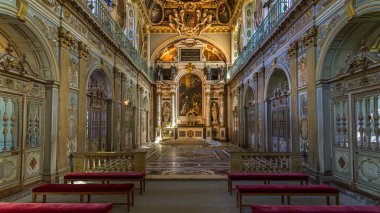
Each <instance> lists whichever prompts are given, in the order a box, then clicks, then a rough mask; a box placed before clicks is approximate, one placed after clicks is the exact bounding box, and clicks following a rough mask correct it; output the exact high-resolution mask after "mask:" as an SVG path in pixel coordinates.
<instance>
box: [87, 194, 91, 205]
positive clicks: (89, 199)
mask: <svg viewBox="0 0 380 213" xmlns="http://www.w3.org/2000/svg"><path fill="white" fill-rule="evenodd" d="M87 202H88V203H91V195H90V194H88V195H87Z"/></svg>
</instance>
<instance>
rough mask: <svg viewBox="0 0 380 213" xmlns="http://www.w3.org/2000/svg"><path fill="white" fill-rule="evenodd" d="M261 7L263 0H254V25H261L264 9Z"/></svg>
mask: <svg viewBox="0 0 380 213" xmlns="http://www.w3.org/2000/svg"><path fill="white" fill-rule="evenodd" d="M263 7H264V4H263V0H256V11H255V13H254V18H255V20H256V23H255V24H256V26H260V25H261V22H262V21H263V18H264V17H263V13H264V10H263Z"/></svg>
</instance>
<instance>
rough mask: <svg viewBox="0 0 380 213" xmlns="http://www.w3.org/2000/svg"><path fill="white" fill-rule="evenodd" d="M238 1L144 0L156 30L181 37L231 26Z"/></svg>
mask: <svg viewBox="0 0 380 213" xmlns="http://www.w3.org/2000/svg"><path fill="white" fill-rule="evenodd" d="M237 1H239V0H145V7H146V9H147V11H148V14H149V17H150V22H151V24H152V27H153V28H155V29H164V28H166V29H171V31H172V32H176V33H178V34H180V35H188V36H191V35H201V34H202V33H204V32H206V31H208V30H210V29H212V28H221V27H229V26H231V25H233V23H232V17H233V14H234V11H235V9H236V8H235V7H236V5H237Z"/></svg>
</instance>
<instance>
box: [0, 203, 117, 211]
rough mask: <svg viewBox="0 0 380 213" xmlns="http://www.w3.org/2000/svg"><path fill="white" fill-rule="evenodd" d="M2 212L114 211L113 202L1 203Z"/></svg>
mask: <svg viewBox="0 0 380 213" xmlns="http://www.w3.org/2000/svg"><path fill="white" fill-rule="evenodd" d="M0 212H2V213H24V212H27V213H52V212H54V213H74V212H80V213H112V204H110V203H102V204H92V203H91V204H87V203H86V204H77V203H74V204H72V203H0Z"/></svg>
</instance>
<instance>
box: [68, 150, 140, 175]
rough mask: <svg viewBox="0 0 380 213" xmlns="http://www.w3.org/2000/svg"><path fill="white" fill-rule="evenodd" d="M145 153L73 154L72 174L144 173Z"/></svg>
mask: <svg viewBox="0 0 380 213" xmlns="http://www.w3.org/2000/svg"><path fill="white" fill-rule="evenodd" d="M145 159H146V152H129V153H115V152H97V153H73V155H72V165H71V166H72V169H71V170H72V171H73V172H129V171H134V172H145V169H146V162H145Z"/></svg>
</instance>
